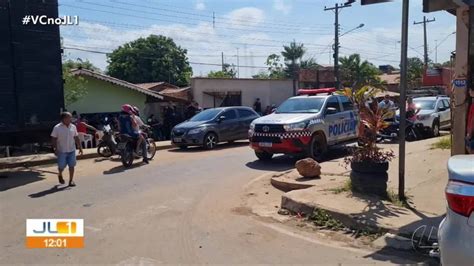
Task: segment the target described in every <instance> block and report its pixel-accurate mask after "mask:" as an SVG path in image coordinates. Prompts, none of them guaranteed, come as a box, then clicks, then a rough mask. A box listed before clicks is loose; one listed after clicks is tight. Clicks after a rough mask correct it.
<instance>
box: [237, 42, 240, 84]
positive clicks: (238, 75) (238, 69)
mask: <svg viewBox="0 0 474 266" xmlns="http://www.w3.org/2000/svg"><path fill="white" fill-rule="evenodd" d="M237 78H240V64H239V48H237Z"/></svg>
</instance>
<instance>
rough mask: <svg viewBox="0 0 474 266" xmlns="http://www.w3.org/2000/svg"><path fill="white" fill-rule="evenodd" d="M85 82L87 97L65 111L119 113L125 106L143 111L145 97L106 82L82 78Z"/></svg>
mask: <svg viewBox="0 0 474 266" xmlns="http://www.w3.org/2000/svg"><path fill="white" fill-rule="evenodd" d="M84 79H86V80H87V85H86V87H87V95H86V96H85V97H83V98H82V99H80V100H79V101H77V102H75V103H73V104H70V105H68V106H66V108H67V110H68V111H70V112H72V111H77V112H78V113H79V114H82V113H105V112H119V111H120V107H121V106H122V105H123V104H125V103H128V104H131V105H133V106H137V107H138V108H140V110H144V108H145V101H146V95H145V94H143V93H140V92H138V91H134V90H131V89H129V88H124V87H122V86H118V85H115V84H112V83H109V82H106V81H102V80H98V79H95V78H92V77H86V76H84Z"/></svg>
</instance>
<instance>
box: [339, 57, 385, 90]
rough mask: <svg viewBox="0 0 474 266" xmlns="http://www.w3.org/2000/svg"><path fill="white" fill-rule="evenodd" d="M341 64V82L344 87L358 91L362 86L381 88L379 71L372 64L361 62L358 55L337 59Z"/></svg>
mask: <svg viewBox="0 0 474 266" xmlns="http://www.w3.org/2000/svg"><path fill="white" fill-rule="evenodd" d="M339 62H340V63H341V82H342V84H343V85H344V86H345V87H352V88H354V89H355V90H358V89H360V88H362V87H364V86H372V87H375V88H382V87H383V85H384V83H383V82H382V81H381V80H380V78H379V74H380V71H379V69H378V68H377V67H376V66H374V65H373V64H372V63H369V62H368V61H366V60H364V61H362V60H361V58H360V55H359V54H352V55H349V56H347V57H341V58H339Z"/></svg>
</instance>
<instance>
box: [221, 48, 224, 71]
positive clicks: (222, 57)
mask: <svg viewBox="0 0 474 266" xmlns="http://www.w3.org/2000/svg"><path fill="white" fill-rule="evenodd" d="M221 59H222V63H221V64H222V72H224V52H221Z"/></svg>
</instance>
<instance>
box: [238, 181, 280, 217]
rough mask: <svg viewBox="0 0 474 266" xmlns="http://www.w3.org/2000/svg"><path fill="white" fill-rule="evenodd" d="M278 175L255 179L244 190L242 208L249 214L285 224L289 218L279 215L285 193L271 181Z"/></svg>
mask: <svg viewBox="0 0 474 266" xmlns="http://www.w3.org/2000/svg"><path fill="white" fill-rule="evenodd" d="M278 175H279V174H278V173H266V174H263V175H260V176H258V177H255V178H254V179H252V180H251V181H250V182H249V183H247V184H245V185H244V187H243V189H242V197H241V198H242V206H241V207H243V208H246V209H247V210H248V213H250V214H252V215H255V216H257V217H261V218H270V219H272V220H275V221H278V222H284V221H286V220H287V218H288V217H285V216H282V215H279V214H278V211H279V210H280V202H281V196H282V195H283V193H284V192H283V191H281V190H279V189H277V188H275V187H274V186H272V184H271V179H272V178H273V177H275V176H278Z"/></svg>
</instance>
